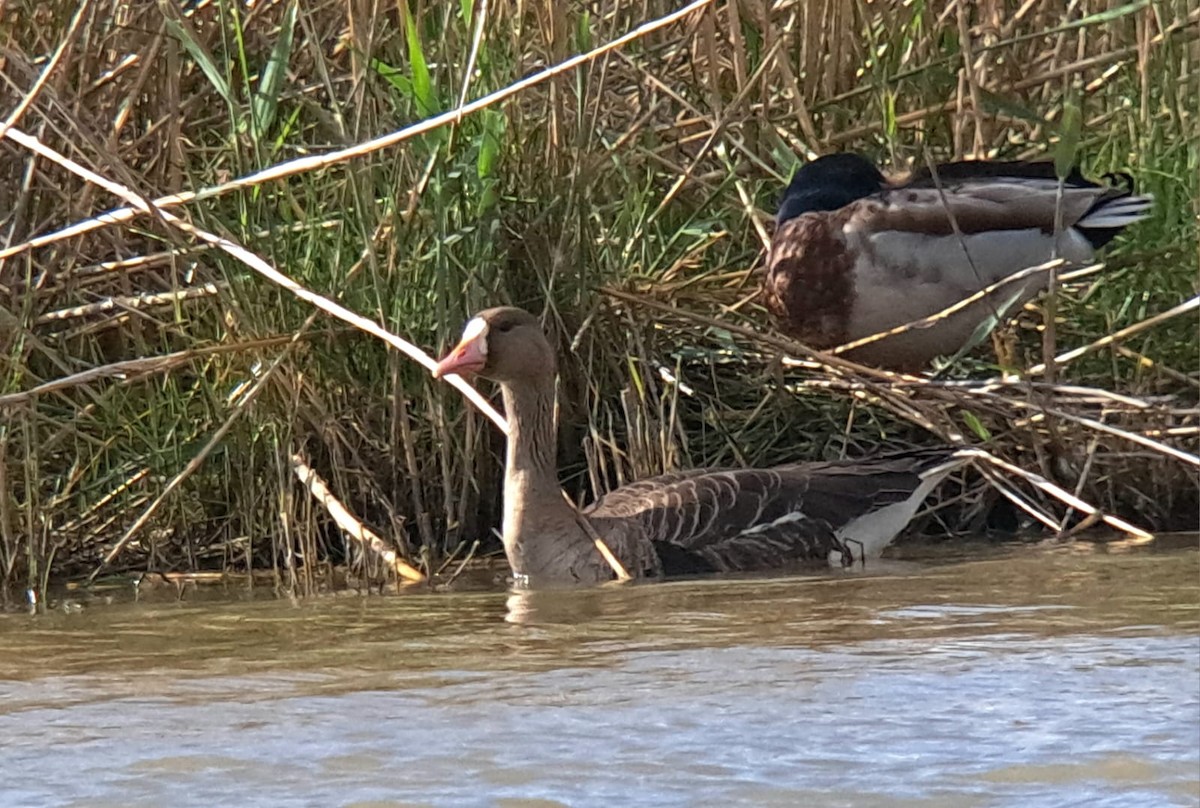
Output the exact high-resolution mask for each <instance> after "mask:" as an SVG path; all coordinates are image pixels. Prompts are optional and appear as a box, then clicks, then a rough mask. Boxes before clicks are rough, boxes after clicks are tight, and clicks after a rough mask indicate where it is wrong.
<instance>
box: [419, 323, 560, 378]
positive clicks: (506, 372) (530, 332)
mask: <svg viewBox="0 0 1200 808" xmlns="http://www.w3.org/2000/svg"><path fill="white" fill-rule="evenodd" d="M554 372H555V358H554V350H553V349H552V348H551V347H550V342H549V341H548V340H547V339H546V336H545V334H543V333H542V326H541V324H540V323H539V322H538V320H537V318H536V317H534V316H533V315H532V314H530V313H529V312H527V311H525V310H524V309H518V308H514V307H512V306H501V307H498V308H494V309H485V310H484V311H481V312H479V313H478V314H476V315H475V316H474V317H472V318H471V319H470V320H469V321H468V322H467V324H466V326H464V327H463V333H462V338H461V339H460V340H459V342H458V345H456V346H455V347H454V349H453V350H452V351H450V352H449V353H448V354H446V355H445V356H444V357H442V359H441V361H439V362H438V364H437V367H436V368H434V371H433V376H434V378H441V377H443V376H447V375H449V374H451V373H456V374H458V375H459V376H479V377H481V378H484V379H490V380H491V381H494V382H499V383H501V384H510V385H511V384H518V385H519V384H521V383H522V382H525V383H531V382H534V381H537V380H542V379H545V378H546V377H547V376H549V377H550V378H551V379H552V378H553V377H554Z"/></svg>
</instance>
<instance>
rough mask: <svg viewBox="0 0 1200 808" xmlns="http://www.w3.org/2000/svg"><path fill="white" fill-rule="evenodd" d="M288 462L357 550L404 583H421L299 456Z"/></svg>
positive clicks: (414, 571) (419, 575)
mask: <svg viewBox="0 0 1200 808" xmlns="http://www.w3.org/2000/svg"><path fill="white" fill-rule="evenodd" d="M291 460H292V471H294V472H295V473H296V477H297V478H298V479H299V480H300V482H301V483H302V484H303V485H304V487H305V488H307V489H308V492H309V493H310V494H312V495H313V499H315V500H316V501H317V502H319V503H321V507H323V508H324V509H325V511H326V513H328V514H329V516H330V517H331V518H332V519H333V521H334V522H336V523H337V526H338V527H340V528H341V529H342V532H344V533H345V534H346V535H347V536H349V537H350V538H351V539H353V540H354V541H355V542H357V543H358V545H359V546H360V547H362V548H364V549H369V550H371V551H373V552H374V553H375V554H376V555H378V556H379V557H380V558H381V559H383V562H384V563H385V564H387V565H388V566H389V567H391V568H392V571H393V572H395V573H396V574H397V575H399V576H400V577H401V578H403V579H404V580H406V581H411V582H413V583H420V582H421V581H424V580H425V574H424V573H423V572H421V571H420V570H419V569H417V568H416V567H414V566H412V565H410V564H408V563H407V562H406V561H405V560H404V559H402V558H401V557H400V555H399V553H397V552H396V548H395V547H394V546H393V545H392V544H391V543H390V542H387V541H385V540H384V539H383V538H382V537H381V536H380V535H379V534H378V533H376V532H375V531H373V530H371V529H370V528H369V527H367V526H366V525H364V524H363V523H362V522H361V521H360V520H359V519H358V518H357V517H355V516H354V515H353V514H352V513H350V511H349V510H347V509H346V506H345V505H343V504H342V502H341V500H339V499H338V498H337V497H335V496H334V495H333V492H331V491H330V490H329V486H327V485H326V484H325V481H324V480H322V479H321V476H320V475H319V474H317V472H316V471H314V470H313V469H312V467H310V466H309V465H308V463H306V462H305V460H304V458H303V457H301V456H300V455H299V454H293V455H292V458H291Z"/></svg>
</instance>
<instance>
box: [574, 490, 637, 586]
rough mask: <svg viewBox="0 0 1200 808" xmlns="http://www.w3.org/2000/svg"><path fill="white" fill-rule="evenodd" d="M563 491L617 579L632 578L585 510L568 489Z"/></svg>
mask: <svg viewBox="0 0 1200 808" xmlns="http://www.w3.org/2000/svg"><path fill="white" fill-rule="evenodd" d="M561 493H562V497H563V499H564V500H566V502H567V505H569V506H570V507H571V511H572V512H573V513H574V514H575V521H576V522H577V523H578V524H579V527H581V528H582V529H583V532H584V533H586V534H587V535H588V538H589V539H591V540H592V544H594V545H596V550H597V551H598V552H599V553H600V556H601V557H602V558H603V559H604V560H605V561H606V562H608V566H610V567H612V571H613V572H614V573H615V574H616V576H617V580H618V581H628V580H631V578H632V576H630V574H629V572H628V571H627V570H626V569H625V565H624V564H622V563H621V560H620V559H619V558H617V557H616V556H615V555H614V554H613V551H612V550H611V549H609V546H608V545H607V544H605V542H604V539H602V538H601V537H600V534H599V533H597V532H596V529H595V528H594V527H592V523H591V522H589V521H588V518H587V517H586V516H584V514H583V512H582V511H580V510H579V508H577V507H575V503H574V502H572V501H571V498H570V497H569V496H567V492H566V491H562V492H561Z"/></svg>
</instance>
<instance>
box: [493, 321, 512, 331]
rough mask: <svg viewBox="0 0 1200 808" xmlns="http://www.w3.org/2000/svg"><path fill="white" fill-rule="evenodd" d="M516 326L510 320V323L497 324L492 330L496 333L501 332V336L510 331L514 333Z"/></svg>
mask: <svg viewBox="0 0 1200 808" xmlns="http://www.w3.org/2000/svg"><path fill="white" fill-rule="evenodd" d="M515 325H516V323H514V322H512V321H511V320H509V321H508V322H502V323H496V324H495V325H493V326H492V328H494V329H495V330H496V331H499V332H500V333H501V334H504V333H506V332H508V331H512V330H513V326H515Z"/></svg>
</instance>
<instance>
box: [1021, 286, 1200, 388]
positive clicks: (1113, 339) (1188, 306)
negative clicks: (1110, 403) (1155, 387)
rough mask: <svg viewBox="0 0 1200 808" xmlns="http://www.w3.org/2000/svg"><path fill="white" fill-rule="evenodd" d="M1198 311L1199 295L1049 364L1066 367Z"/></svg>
mask: <svg viewBox="0 0 1200 808" xmlns="http://www.w3.org/2000/svg"><path fill="white" fill-rule="evenodd" d="M1198 309H1200V295H1197V296H1196V297H1193V298H1191V299H1190V300H1186V301H1184V302H1183V303H1180V304H1179V305H1178V306H1173V307H1171V308H1170V309H1167V310H1166V311H1162V312H1159V313H1158V314H1155V315H1154V316H1153V317H1147V318H1146V319H1144V320H1139V321H1138V322H1136V323H1134V324H1133V325H1129V326H1126V327H1125V328H1122V329H1120V330H1118V331H1114V332H1113V333H1111V334H1105V335H1104V336H1103V337H1100V338H1099V339H1097V340H1095V341H1093V342H1089V343H1088V344H1087V345H1081V346H1080V347H1078V348H1073V349H1071V350H1069V351H1066V352H1065V353H1062V354H1059V355H1058V356H1056V357H1054V360H1053V361H1052V362H1051V364H1053V365H1066V364H1067V363H1068V362H1070V361H1072V360H1074V359H1078V358H1079V357H1081V356H1084V355H1085V354H1089V353H1092V352H1093V351H1097V350H1099V349H1101V348H1107V347H1108V346H1110V345H1113V344H1115V343H1117V342H1120V341H1121V340H1123V339H1126V338H1128V337H1132V336H1134V335H1135V334H1140V333H1141V332H1142V331H1145V330H1146V329H1147V328H1152V327H1154V326H1156V325H1160V324H1162V323H1165V322H1166V321H1167V320H1171V319H1174V318H1175V317H1178V316H1179V315H1181V314H1187V313H1188V312H1193V311H1196V310H1198ZM1046 369H1047V367H1046V364H1045V363H1042V364H1038V365H1034V366H1033V367H1031V368H1029V370H1027V371H1026V373H1028V374H1029V375H1030V376H1037V375H1039V374H1041V373H1044V372H1045V371H1046ZM1184 378H1187V377H1184ZM1193 383H1194V381H1193Z"/></svg>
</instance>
